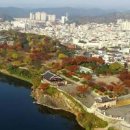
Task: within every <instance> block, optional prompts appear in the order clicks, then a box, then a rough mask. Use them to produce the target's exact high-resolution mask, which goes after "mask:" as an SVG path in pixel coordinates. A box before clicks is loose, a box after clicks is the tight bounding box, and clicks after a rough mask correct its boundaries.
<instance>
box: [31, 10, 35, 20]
mask: <svg viewBox="0 0 130 130" xmlns="http://www.w3.org/2000/svg"><path fill="white" fill-rule="evenodd" d="M30 20H35V14H34V13H32V12H31V13H30Z"/></svg>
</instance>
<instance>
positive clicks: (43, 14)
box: [41, 12, 47, 22]
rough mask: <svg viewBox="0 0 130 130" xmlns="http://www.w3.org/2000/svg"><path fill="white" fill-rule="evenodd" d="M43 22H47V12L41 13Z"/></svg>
mask: <svg viewBox="0 0 130 130" xmlns="http://www.w3.org/2000/svg"><path fill="white" fill-rule="evenodd" d="M41 21H44V22H45V21H47V14H46V13H45V12H41Z"/></svg>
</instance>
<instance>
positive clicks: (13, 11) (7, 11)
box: [0, 7, 29, 17]
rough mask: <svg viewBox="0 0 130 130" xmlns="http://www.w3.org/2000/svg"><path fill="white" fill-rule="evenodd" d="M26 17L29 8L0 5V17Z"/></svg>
mask: <svg viewBox="0 0 130 130" xmlns="http://www.w3.org/2000/svg"><path fill="white" fill-rule="evenodd" d="M4 16H10V17H28V16H29V10H27V9H22V8H16V7H0V17H4Z"/></svg>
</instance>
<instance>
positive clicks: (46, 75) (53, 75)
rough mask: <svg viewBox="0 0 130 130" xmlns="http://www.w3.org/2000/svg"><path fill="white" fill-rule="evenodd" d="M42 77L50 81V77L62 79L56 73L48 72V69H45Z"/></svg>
mask: <svg viewBox="0 0 130 130" xmlns="http://www.w3.org/2000/svg"><path fill="white" fill-rule="evenodd" d="M42 76H43V78H44V79H46V80H48V81H50V80H52V79H54V78H55V79H62V78H61V77H59V76H58V75H56V74H54V73H52V72H50V71H46V72H45V73H44V74H42Z"/></svg>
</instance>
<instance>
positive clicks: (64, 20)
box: [61, 13, 68, 24]
mask: <svg viewBox="0 0 130 130" xmlns="http://www.w3.org/2000/svg"><path fill="white" fill-rule="evenodd" d="M67 21H68V14H67V13H66V16H61V23H63V24H64V23H66V22H67Z"/></svg>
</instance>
